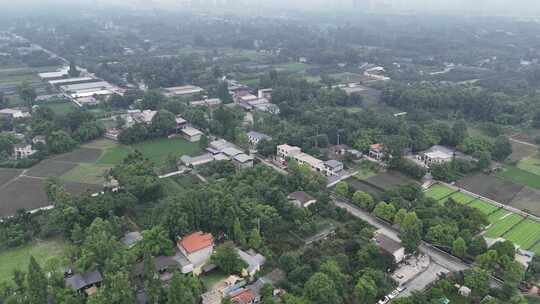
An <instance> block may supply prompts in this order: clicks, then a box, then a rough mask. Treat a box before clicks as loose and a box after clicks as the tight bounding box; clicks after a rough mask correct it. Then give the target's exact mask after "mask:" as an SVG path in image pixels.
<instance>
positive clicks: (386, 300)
mask: <svg viewBox="0 0 540 304" xmlns="http://www.w3.org/2000/svg"><path fill="white" fill-rule="evenodd" d="M388 301H390V299H389V298H388V297H384V299H382V300H379V302H378V304H386V303H388Z"/></svg>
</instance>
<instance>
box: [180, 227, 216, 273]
mask: <svg viewBox="0 0 540 304" xmlns="http://www.w3.org/2000/svg"><path fill="white" fill-rule="evenodd" d="M177 247H178V249H179V250H180V252H181V253H182V254H183V255H184V256H185V257H186V258H187V259H188V260H189V261H190V262H191V263H192V264H193V273H194V274H195V275H199V274H200V273H201V272H202V267H203V266H204V265H205V264H206V263H207V262H208V261H209V260H210V257H211V256H212V253H213V252H214V237H213V236H212V234H210V233H203V232H201V231H198V232H194V233H192V234H190V235H187V236H185V237H183V238H181V239H179V240H178V242H177Z"/></svg>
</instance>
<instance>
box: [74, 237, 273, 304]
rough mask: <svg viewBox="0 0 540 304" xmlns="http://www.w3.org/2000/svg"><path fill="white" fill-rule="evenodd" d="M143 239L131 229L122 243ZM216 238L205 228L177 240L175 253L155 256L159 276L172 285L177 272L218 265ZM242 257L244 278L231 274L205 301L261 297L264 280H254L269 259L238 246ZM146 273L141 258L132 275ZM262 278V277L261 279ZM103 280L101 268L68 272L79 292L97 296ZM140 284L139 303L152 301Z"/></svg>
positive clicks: (242, 303)
mask: <svg viewBox="0 0 540 304" xmlns="http://www.w3.org/2000/svg"><path fill="white" fill-rule="evenodd" d="M142 239H143V236H142V235H141V233H139V232H129V233H127V234H126V235H125V236H124V237H123V238H122V239H121V241H122V243H123V244H124V245H125V246H127V247H128V248H132V247H134V246H135V245H136V244H137V243H138V242H140V241H141V240H142ZM214 248H215V241H214V237H213V236H212V234H210V233H204V232H201V231H197V232H193V233H191V234H189V235H186V236H184V237H182V238H179V239H178V241H177V242H176V247H175V254H174V255H173V256H158V257H155V258H154V266H155V269H156V271H157V272H158V275H159V279H160V280H161V281H162V282H163V283H164V284H168V283H169V281H170V280H171V279H172V275H173V273H174V272H175V271H179V272H181V273H182V274H185V275H187V274H192V275H197V276H198V275H202V274H204V273H207V272H210V271H212V270H214V269H215V268H216V266H215V265H213V264H211V256H212V254H213V253H214ZM236 250H237V252H238V255H239V257H240V259H242V260H243V261H244V262H245V264H246V265H247V267H246V268H245V269H243V270H242V273H241V277H239V276H230V277H229V278H227V279H226V280H224V281H222V282H220V284H221V286H218V287H217V288H214V289H212V290H210V291H209V292H207V293H205V294H203V295H202V302H203V303H208V304H212V303H216V304H218V303H221V300H222V299H223V298H225V297H229V298H231V300H232V302H234V303H237V304H252V303H254V302H255V300H256V299H257V298H260V296H259V291H260V288H261V287H262V285H264V282H263V283H262V284H261V283H260V282H259V281H257V282H255V283H253V284H251V285H247V284H248V282H253V281H254V278H255V274H256V273H257V272H258V271H259V270H260V269H261V267H262V266H263V265H264V264H265V262H266V258H265V257H264V256H262V255H261V254H259V253H256V252H254V251H253V250H248V251H244V250H241V249H239V248H236ZM143 275H144V262H143V261H141V262H139V263H137V264H135V265H134V267H133V270H132V277H133V278H134V279H135V281H136V282H137V281H139V282H140V281H141V280H142V276H143ZM259 280H260V279H259ZM102 282H103V277H102V275H101V273H100V272H99V271H95V270H94V271H89V272H86V273H68V274H67V275H66V278H65V284H66V286H68V287H70V288H71V289H73V290H74V291H76V292H79V293H85V294H86V295H89V296H91V295H93V294H95V293H96V292H97V289H98V288H99V287H100V285H101V283H102ZM138 286H140V287H139V288H138V289H139V292H138V295H137V300H138V303H148V302H147V296H146V293H145V292H144V287H143V284H138Z"/></svg>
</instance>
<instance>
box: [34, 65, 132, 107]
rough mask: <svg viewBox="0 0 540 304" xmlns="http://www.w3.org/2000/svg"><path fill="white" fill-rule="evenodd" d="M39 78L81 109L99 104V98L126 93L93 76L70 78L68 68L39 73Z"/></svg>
mask: <svg viewBox="0 0 540 304" xmlns="http://www.w3.org/2000/svg"><path fill="white" fill-rule="evenodd" d="M39 77H40V78H41V80H43V81H46V82H47V83H48V84H49V85H50V86H51V87H52V88H53V89H55V90H58V91H59V92H61V94H62V95H63V96H64V97H65V98H67V99H69V100H71V101H73V102H74V103H75V104H77V105H78V106H79V107H83V106H87V105H96V104H98V103H99V99H98V98H97V97H99V96H101V97H108V96H111V95H113V94H119V95H124V93H125V90H124V89H121V88H119V87H117V86H115V85H113V84H110V83H109V82H107V81H104V80H102V79H99V78H96V77H94V76H92V75H82V76H80V77H69V68H68V67H63V68H62V69H60V70H59V71H54V72H45V73H39Z"/></svg>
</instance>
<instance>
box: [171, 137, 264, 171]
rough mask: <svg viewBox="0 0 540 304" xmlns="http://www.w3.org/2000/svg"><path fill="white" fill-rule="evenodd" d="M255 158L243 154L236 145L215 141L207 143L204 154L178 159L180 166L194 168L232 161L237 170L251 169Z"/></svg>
mask: <svg viewBox="0 0 540 304" xmlns="http://www.w3.org/2000/svg"><path fill="white" fill-rule="evenodd" d="M254 160H255V158H254V157H253V156H252V155H248V154H246V153H244V151H242V150H241V149H239V148H238V147H237V146H236V145H234V144H233V143H231V142H228V141H226V140H224V139H217V140H214V141H212V142H210V143H209V145H208V147H207V148H206V153H204V154H202V155H199V156H194V157H192V156H189V155H183V156H182V157H181V158H180V161H181V164H180V165H181V166H185V167H187V168H195V167H198V166H202V165H205V164H208V163H211V162H213V161H232V162H233V164H234V165H235V166H236V167H237V168H238V169H244V168H251V167H253V162H254Z"/></svg>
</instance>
